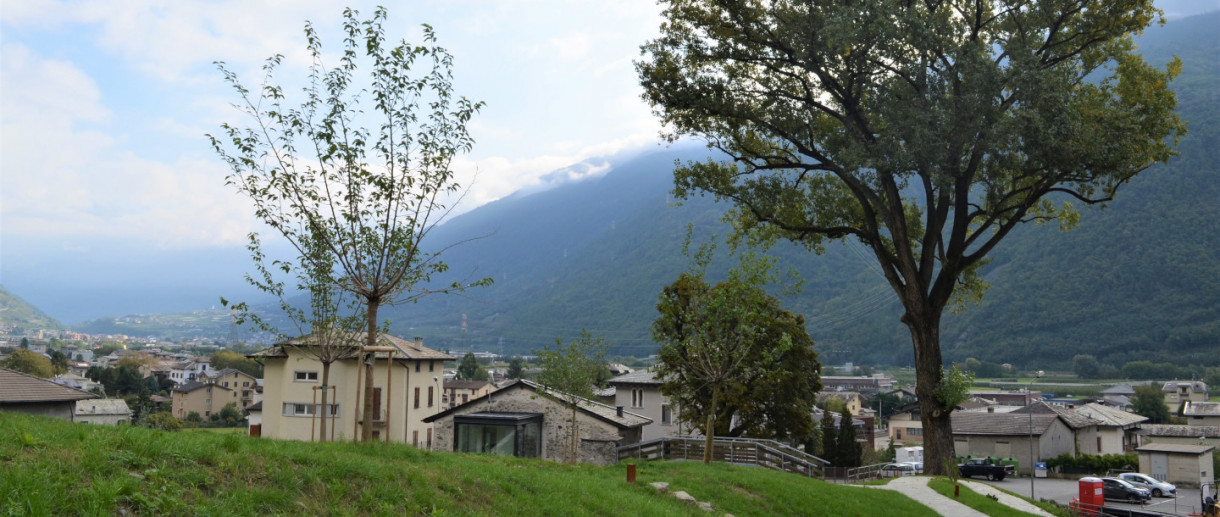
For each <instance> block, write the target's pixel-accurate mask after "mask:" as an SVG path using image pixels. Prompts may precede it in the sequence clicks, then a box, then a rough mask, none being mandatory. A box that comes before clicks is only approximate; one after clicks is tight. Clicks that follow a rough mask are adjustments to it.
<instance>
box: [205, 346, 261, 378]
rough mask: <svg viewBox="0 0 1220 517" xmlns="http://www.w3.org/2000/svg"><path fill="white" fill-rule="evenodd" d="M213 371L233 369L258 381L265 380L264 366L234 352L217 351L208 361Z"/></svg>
mask: <svg viewBox="0 0 1220 517" xmlns="http://www.w3.org/2000/svg"><path fill="white" fill-rule="evenodd" d="M208 364H210V365H212V368H213V369H216V370H224V369H226V368H232V369H234V370H237V371H239V372H242V373H246V374H248V375H250V376H251V377H254V378H256V379H261V378H263V365H261V364H258V361H255V360H253V359H250V358H249V357H246V356H244V355H242V354H239V353H237V352H234V351H232V350H217V351H216V353H214V354H212V356H211V357H210V358H209V360H208Z"/></svg>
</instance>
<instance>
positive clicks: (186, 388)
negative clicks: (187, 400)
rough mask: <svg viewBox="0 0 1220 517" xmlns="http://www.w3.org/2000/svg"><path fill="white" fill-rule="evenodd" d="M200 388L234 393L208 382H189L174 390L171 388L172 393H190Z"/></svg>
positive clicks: (175, 387)
mask: <svg viewBox="0 0 1220 517" xmlns="http://www.w3.org/2000/svg"><path fill="white" fill-rule="evenodd" d="M199 388H216V389H218V390H225V391H233V390H231V389H229V388H226V387H224V386H221V385H219V384H212V383H208V382H199V381H193V382H188V383H186V384H183V385H181V386H174V387H173V388H170V391H180V392H182V393H190V392H192V391H195V390H197V389H199Z"/></svg>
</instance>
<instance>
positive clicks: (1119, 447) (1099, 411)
mask: <svg viewBox="0 0 1220 517" xmlns="http://www.w3.org/2000/svg"><path fill="white" fill-rule="evenodd" d="M1075 410H1076V412H1078V413H1080V414H1082V415H1085V416H1087V417H1089V418H1092V419H1094V420H1097V421H1098V422H1100V425H1099V426H1098V439H1099V440H1101V443H1100V444H1099V445H1098V447H1099V448H1100V449H1101V450H1102V451H1103V454H1113V453H1114V452H1113V451H1119V452H1124V453H1125V452H1132V451H1134V450H1135V448H1136V447H1137V446H1139V444H1140V440H1139V430H1140V426H1141V425H1142V423H1143V422H1146V421H1148V417H1145V416H1141V415H1137V414H1135V413H1129V412H1127V411H1123V410H1121V409H1118V408H1116V407H1113V406H1110V405H1107V404H1099V403H1096V402H1091V403H1088V404H1085V405H1083V406H1079V407H1077V408H1075Z"/></svg>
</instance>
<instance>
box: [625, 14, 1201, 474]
mask: <svg viewBox="0 0 1220 517" xmlns="http://www.w3.org/2000/svg"><path fill="white" fill-rule="evenodd" d="M662 3H663V4H665V11H664V19H665V21H664V24H663V26H662V34H661V36H660V37H659V38H657V39H656V40H653V41H651V42H649V43H647V44H646V45H645V46H644V48H643V50H644V53H645V58H644V60H642V61H641V62H639V63H638V64H637V69H638V71H639V75H640V78H641V82H642V84H643V86H644V88H645V94H644V96H645V98H646V99H647V100H648V101H649V102H650V103H651V104H652V105H653V107H654V108H655V111H656V113H657V114H658V115H659V116H660V117H661V120H662V122H663V123H664V124H665V125H666V127H669V128H672V129H671V133H670V135H669V136H670V138H671V139H677V138H679V137H682V136H688V135H689V136H695V137H698V138H702V139H705V140H706V141H707V142H708V143H709V145H710V146H712V147H714V148H716V149H719V150H721V151H723V152H724V153H726V154H727V155H728V156H729V157H730V158H731V161H727V162H715V161H708V162H702V163H688V164H685V165H683V166H680V167H678V169H677V170H676V171H675V192H676V194H677V195H678V196H679V197H680V198H684V197H687V196H692V195H697V194H699V193H702V192H709V193H712V194H713V195H715V196H716V197H717V198H719V199H723V200H728V201H730V202H732V203H734V205H735V207H736V210H735V212H734V214H733V217H734V218H735V223H736V225H737V227H738V228H740V229H741V230H742V231H743V232H745V233H747V234H750V235H752V236H754V237H757V238H762V239H774V238H783V239H788V240H791V241H794V242H797V243H799V244H801V245H804V246H805V247H806V248H807V249H809V250H811V251H821V250H822V249H823V244H824V243H825V241H826V239H846V238H852V239H856V240H858V241H859V242H860V243H862V244H863V245H864V246H865V247H867V248H868V249H869V250H870V251H871V252H872V254H873V256H874V257H875V258H876V260H877V262H878V264H879V266H880V269H881V272H882V274H883V275H884V276H885V278H886V280H887V281H888V283H889V284H890V286H891V287H892V289H893V291H894V292H895V294H896V295H897V297H898V299H899V300H900V301H901V303H902V306H903V309H904V313H903V315H902V317H901V319H902V322H903V323H904V324H905V325H906V326H907V327H908V328H909V329H910V332H911V337H912V342H913V346H914V351H915V363H916V371H917V375H918V378H919V382H918V384H917V391H918V392H919V400H920V404H921V409H922V411H921V415H922V418H923V427H924V431H925V446H926V447H927V451H928V455H929V461H928V464H929V466H930V468H929V472H930V473H934V474H935V473H941V471H942V470H943V469H944V468H945V467H943V465H942V463H944V461H943V460H944V459H945V458H948V457H950V456H951V455H952V454H953V443H952V436H951V429H950V420H949V412H950V411H951V410H952V408H951V407H945V406H944V405H942V404H940V403H939V402H938V400H937V397H936V396H935V393H934V390H935V389H936V387H937V386H938V385H939V383H940V382H941V377H940V375H941V372H942V367H943V361H942V357H941V350H940V323H941V316H942V313H943V311H944V309H945V308H947V307H950V306H951V305H952V306H953V307H957V308H960V307H963V306H964V304H965V303H966V302H969V301H976V300H978V299H980V298H981V296H982V294H983V291H984V290H985V288H986V284H985V283H984V282H983V281H982V279H981V278H980V277H979V276H978V274H977V273H978V269H979V268H980V267H981V266H982V265H984V264H986V262H987V260H988V256H989V254H990V253H991V252H992V251H993V250H994V249H995V247H996V246H997V245H998V244H999V243H1000V241H1001V240H1003V239H1004V238H1005V237H1006V236H1007V235H1008V234H1009V233H1010V232H1011V231H1012V229H1013V228H1014V227H1016V226H1017V225H1019V224H1021V223H1022V222H1027V221H1040V222H1047V221H1058V223H1059V224H1060V226H1061V227H1063V228H1070V227H1071V226H1073V225H1075V224H1076V222H1077V215H1076V212H1075V211H1074V207H1073V204H1072V202H1077V203H1083V204H1086V205H1090V204H1097V203H1104V202H1106V201H1109V200H1111V199H1112V198H1113V196H1114V194H1115V192H1116V191H1117V189H1118V188H1119V187H1120V186H1121V185H1123V184H1125V183H1127V182H1128V181H1129V180H1130V179H1131V178H1132V177H1134V176H1135V175H1136V174H1138V173H1139V172H1141V171H1143V170H1144V169H1145V168H1147V167H1148V166H1149V165H1151V164H1152V163H1154V162H1165V161H1167V160H1168V159H1169V158H1170V157H1171V156H1172V155H1173V154H1174V151H1173V146H1174V145H1176V143H1177V140H1178V137H1180V136H1181V135H1182V134H1183V133H1184V132H1185V126H1184V124H1183V123H1182V121H1181V120H1180V119H1179V118H1178V116H1177V115H1176V114H1175V113H1174V108H1175V105H1176V101H1175V97H1174V94H1173V92H1172V91H1171V90H1170V89H1169V87H1168V85H1169V83H1170V81H1172V80H1173V78H1174V77H1175V76H1176V75H1177V73H1178V72H1179V71H1180V69H1181V63H1180V62H1179V61H1177V60H1174V61H1171V62H1170V63H1169V65H1168V66H1167V68H1166V69H1165V70H1157V69H1155V68H1153V67H1151V66H1148V65H1147V64H1145V63H1144V61H1143V60H1142V58H1141V57H1140V56H1139V55H1137V54H1135V53H1134V52H1133V48H1134V44H1133V43H1132V34H1135V33H1139V32H1140V31H1142V30H1143V29H1144V28H1145V27H1146V26H1148V25H1149V24H1150V23H1151V22H1152V21H1153V20H1154V19H1155V18H1156V17H1157V15H1158V13H1159V11H1157V10H1156V9H1155V7H1154V6H1153V2H1152V0H1123V1H1120V2H1109V3H1106V4H1104V8H1103V4H1100V3H1097V2H1092V1H1086V0H1046V1H1040V2H1029V1H1025V0H989V1H974V0H970V1H967V0H955V1H936V2H892V1H888V0H862V1H857V2H840V1H831V0H823V1H810V2H764V1H762V0H748V1H744V2H743V1H736V0H711V1H704V0H668V1H665V2H662ZM1053 201H1062V203H1060V204H1056V203H1055V202H1053Z"/></svg>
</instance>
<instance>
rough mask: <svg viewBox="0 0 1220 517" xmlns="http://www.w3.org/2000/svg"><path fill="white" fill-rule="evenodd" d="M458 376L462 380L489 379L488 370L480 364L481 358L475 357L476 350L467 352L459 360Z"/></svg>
mask: <svg viewBox="0 0 1220 517" xmlns="http://www.w3.org/2000/svg"><path fill="white" fill-rule="evenodd" d="M457 378H458V379H461V380H471V381H485V380H487V379H488V375H487V370H484V369H483V367H482V366H480V365H479V360H478V359H476V358H475V356H474V352H466V355H464V356H462V359H461V361H459V362H458V368H457Z"/></svg>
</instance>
